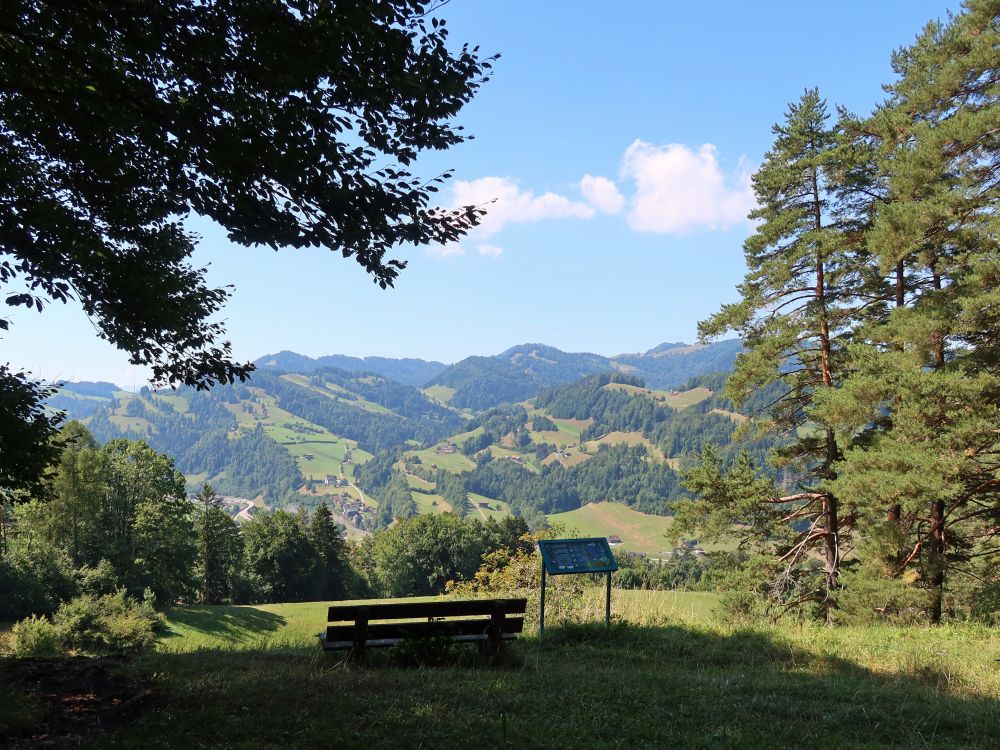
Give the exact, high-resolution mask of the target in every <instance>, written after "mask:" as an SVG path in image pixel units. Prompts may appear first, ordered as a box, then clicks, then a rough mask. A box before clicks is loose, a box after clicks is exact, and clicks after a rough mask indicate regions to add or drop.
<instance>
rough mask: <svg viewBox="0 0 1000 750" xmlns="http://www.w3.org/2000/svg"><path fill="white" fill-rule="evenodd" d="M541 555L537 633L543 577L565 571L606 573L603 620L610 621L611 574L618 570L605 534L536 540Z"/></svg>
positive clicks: (540, 622)
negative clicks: (577, 537) (586, 537)
mask: <svg viewBox="0 0 1000 750" xmlns="http://www.w3.org/2000/svg"><path fill="white" fill-rule="evenodd" d="M538 551H539V552H540V553H541V555H542V593H541V601H540V602H539V613H538V635H539V636H541V635H542V633H544V632H545V576H546V574H548V575H553V576H560V575H566V574H567V573H606V574H607V576H608V580H607V588H606V590H605V612H604V622H605V623H606V624H608V625H610V624H611V573H612V571H615V570H618V563H616V562H615V556H614V555H612V554H611V545H610V544H608V540H607V538H606V537H603V536H601V537H594V538H592V539H543V540H541V541H539V542H538Z"/></svg>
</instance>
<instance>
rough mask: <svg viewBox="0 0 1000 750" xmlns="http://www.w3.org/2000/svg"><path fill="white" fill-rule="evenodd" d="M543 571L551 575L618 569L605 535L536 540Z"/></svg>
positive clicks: (604, 571) (607, 571) (606, 571)
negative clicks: (589, 537)
mask: <svg viewBox="0 0 1000 750" xmlns="http://www.w3.org/2000/svg"><path fill="white" fill-rule="evenodd" d="M538 547H539V550H540V551H541V553H542V563H543V564H544V565H545V572H546V573H548V574H549V575H551V576H557V575H565V574H566V573H610V572H611V571H613V570H618V563H617V562H615V557H614V555H612V554H611V546H610V545H609V544H608V540H607V538H605V537H594V538H593V539H545V540H542V541H539V542H538Z"/></svg>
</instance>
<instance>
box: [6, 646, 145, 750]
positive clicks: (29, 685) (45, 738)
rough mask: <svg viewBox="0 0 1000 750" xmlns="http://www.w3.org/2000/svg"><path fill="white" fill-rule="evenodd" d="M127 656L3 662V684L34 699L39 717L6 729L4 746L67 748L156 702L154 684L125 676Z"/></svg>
mask: <svg viewBox="0 0 1000 750" xmlns="http://www.w3.org/2000/svg"><path fill="white" fill-rule="evenodd" d="M127 661H128V660H127V659H126V658H125V657H104V658H88V657H83V656H77V657H66V658H55V659H10V660H6V661H0V683H2V684H4V685H7V686H9V687H10V688H11V689H13V690H14V691H15V692H16V693H20V694H21V695H23V696H25V698H26V699H27V701H29V702H30V704H31V705H32V708H33V709H35V710H34V711H33V713H35V714H36V716H35V719H36V720H32V721H30V722H29V723H28V724H27V725H26V726H25V725H23V724H22V723H21V722H17V721H15V722H13V726H12V727H8V728H6V729H8V730H11V731H9V734H8V731H3V730H4V729H5V728H4V727H0V748H2V749H3V750H27V749H28V748H46V747H62V746H64V745H67V744H70V743H76V742H78V741H79V740H81V739H82V738H84V737H89V736H92V735H95V734H99V733H102V732H106V731H107V730H108V729H110V728H112V727H114V726H116V725H118V724H120V723H122V722H123V721H126V720H129V719H131V718H133V717H134V716H135V715H137V714H138V713H139V712H140V711H142V710H143V709H145V708H146V707H147V706H148V705H150V704H151V703H152V698H153V691H152V690H151V689H150V687H149V686H148V685H145V684H142V683H141V682H137V681H136V680H135V679H134V678H130V677H128V676H126V675H125V674H124V672H125V666H126V663H127Z"/></svg>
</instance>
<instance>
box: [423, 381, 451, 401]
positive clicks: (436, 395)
mask: <svg viewBox="0 0 1000 750" xmlns="http://www.w3.org/2000/svg"><path fill="white" fill-rule="evenodd" d="M420 391H421V392H422V393H423V394H424V395H425V396H427V397H428V398H432V399H434V400H435V401H440V402H441V403H442V404H447V403H448V402H449V401H451V397H452V396H454V395H455V392H456V389H455V388H449V387H448V386H446V385H440V384H438V385H432V386H431V387H430V388H421V389H420Z"/></svg>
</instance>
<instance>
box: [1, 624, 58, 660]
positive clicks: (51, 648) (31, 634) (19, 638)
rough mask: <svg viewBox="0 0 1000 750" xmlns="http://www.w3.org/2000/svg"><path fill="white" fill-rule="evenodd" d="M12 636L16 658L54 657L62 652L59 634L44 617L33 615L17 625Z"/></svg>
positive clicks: (12, 631)
mask: <svg viewBox="0 0 1000 750" xmlns="http://www.w3.org/2000/svg"><path fill="white" fill-rule="evenodd" d="M11 635H12V636H13V644H12V650H13V654H14V656H19V657H25V656H54V655H56V654H58V653H59V651H60V643H59V632H58V631H57V629H56V627H55V626H54V625H53V624H52V623H51V622H49V621H48V620H47V619H46V618H44V617H38V616H37V615H32V616H31V617H28V618H25V619H24V620H21V621H20V622H18V623H15V624H14V627H13V629H12V630H11Z"/></svg>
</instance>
